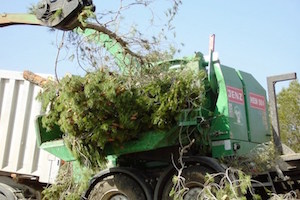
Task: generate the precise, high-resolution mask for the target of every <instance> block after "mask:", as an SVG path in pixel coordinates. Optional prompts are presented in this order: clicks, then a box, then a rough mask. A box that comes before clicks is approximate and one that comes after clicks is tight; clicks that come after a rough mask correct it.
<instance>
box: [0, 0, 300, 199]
mask: <svg viewBox="0 0 300 200" xmlns="http://www.w3.org/2000/svg"><path fill="white" fill-rule="evenodd" d="M61 2H62V1H61V0H57V1H52V2H51V1H50V2H47V1H42V4H43V6H40V7H39V9H38V10H37V16H34V15H26V17H24V16H23V17H21V18H20V17H19V16H16V15H5V16H2V19H1V18H0V22H1V21H2V23H0V24H2V26H7V25H14V24H29V25H39V26H49V27H54V28H58V29H62V30H73V29H74V28H75V29H76V31H77V33H79V34H83V35H85V36H89V35H91V34H94V33H95V31H99V30H100V29H97V26H95V25H93V24H87V25H86V27H85V28H84V30H82V29H80V28H81V27H80V25H79V22H78V21H77V16H78V13H80V12H81V11H82V9H83V8H84V7H85V6H91V5H92V2H91V1H79V0H72V1H67V2H64V3H63V4H60V3H61ZM58 5H61V6H62V7H59V6H58ZM44 8H47V9H44ZM58 9H60V11H62V13H64V16H61V17H60V18H55V19H54V20H48V19H49V18H51V17H49V16H51V14H54V13H55V12H56V11H57V10H58ZM95 43H96V44H99V45H103V44H104V45H105V47H106V48H107V50H108V51H109V52H110V53H111V54H112V56H114V58H115V59H116V63H117V64H118V65H119V67H120V69H121V70H126V66H124V63H126V62H127V61H128V60H131V59H130V58H128V56H130V55H128V52H127V53H126V52H124V51H125V50H124V49H123V48H122V46H118V41H115V40H114V39H113V38H110V37H109V35H107V34H105V33H102V34H101V35H100V37H99V38H98V40H96V41H95ZM162 63H164V64H167V65H168V66H169V69H170V70H176V68H177V67H178V66H179V67H183V68H191V69H193V70H195V71H200V70H202V71H205V72H206V74H207V76H206V78H205V80H201V81H203V82H205V87H206V93H205V96H206V97H207V99H208V102H207V103H206V104H205V105H203V106H201V107H197V108H193V109H185V110H182V112H181V114H180V119H179V122H178V124H175V125H174V127H173V128H172V129H170V130H151V131H147V132H143V133H139V137H138V138H137V139H135V140H131V141H128V142H126V143H124V144H123V146H122V148H115V147H114V145H112V144H108V145H106V146H105V149H104V150H103V151H104V152H105V153H106V155H107V157H108V158H109V160H110V161H111V163H112V164H113V167H109V168H107V169H106V170H103V171H101V172H99V174H97V175H96V176H94V177H93V178H91V181H90V185H89V188H88V189H87V191H86V192H85V193H84V194H83V195H82V199H83V200H85V199H101V200H113V199H140V200H152V199H155V200H165V199H171V197H170V196H169V193H170V191H171V189H172V185H173V183H172V177H173V176H174V175H176V172H177V169H176V168H175V167H174V162H175V164H176V161H177V160H178V158H182V159H181V161H182V162H183V163H184V164H185V168H184V169H183V172H182V176H183V177H184V178H185V187H187V188H188V191H187V192H186V193H185V195H184V199H197V196H198V194H199V192H201V190H202V188H203V183H204V178H203V177H204V175H205V174H206V173H217V172H224V171H225V170H226V166H224V165H223V164H221V163H220V162H219V160H218V159H219V158H223V159H228V160H230V159H232V158H237V157H247V155H248V154H249V152H250V151H252V150H253V149H255V148H256V147H257V146H258V145H260V144H263V143H266V142H268V141H270V140H271V135H272V134H274V133H273V130H271V125H270V120H269V111H268V102H267V94H266V91H265V89H264V88H263V87H262V86H261V85H260V84H259V83H258V82H257V80H256V79H255V77H254V76H253V75H251V74H249V73H247V72H243V71H240V70H237V69H235V68H232V67H228V66H225V65H223V64H222V63H221V62H220V60H219V57H218V54H217V53H216V52H215V51H214V36H212V37H211V45H210V50H209V53H208V55H207V56H203V54H201V53H197V54H196V55H194V56H192V57H190V58H189V59H176V60H170V61H162ZM127 64H128V63H127ZM277 78H278V77H277ZM269 80H270V81H271V85H272V86H273V87H271V88H272V89H273V88H274V85H275V83H276V82H277V81H278V79H276V78H274V77H273V78H270V79H269ZM279 80H282V79H279ZM198 81H200V80H198ZM275 99H276V98H275ZM274 105H276V103H275V104H274ZM272 116H276V112H273V111H272ZM274 118H276V117H274ZM274 118H272V119H274ZM36 123H37V127H38V129H37V141H38V142H37V143H38V145H39V147H40V148H41V149H44V150H45V151H48V152H49V153H51V154H53V155H55V156H57V157H58V158H61V159H62V160H65V161H70V162H73V161H75V160H76V159H75V157H74V156H73V155H72V153H71V151H70V150H69V149H68V148H67V146H66V145H65V143H64V140H63V139H62V135H63V133H61V132H60V130H59V127H58V129H56V130H52V131H51V133H50V134H49V132H47V130H46V129H45V128H43V127H42V125H41V120H40V118H38V120H37V121H36ZM276 123H277V124H278V122H276ZM276 123H273V124H272V125H273V127H275V128H274V129H275V134H274V139H275V144H276V147H277V148H278V149H279V151H281V152H284V151H282V149H283V148H282V145H281V143H280V137H279V136H280V134H279V132H278V130H277V132H276ZM277 127H278V126H277ZM182 130H183V132H185V133H187V134H185V135H180V132H181V131H182ZM179 135H180V137H179ZM191 141H194V142H193V144H191V145H190V147H191V150H190V151H189V152H188V153H186V154H185V155H184V156H183V157H181V155H180V153H179V151H178V149H179V148H180V146H182V145H188V146H189V142H191ZM171 155H173V156H171ZM280 160H281V161H280V162H279V163H278V165H276V167H275V168H274V169H271V170H269V171H266V172H265V173H263V174H259V175H256V177H255V178H256V179H257V180H259V181H260V182H261V184H257V185H254V189H255V192H257V193H258V194H260V195H262V197H263V198H264V199H267V198H268V194H267V193H266V192H265V190H264V188H268V189H270V191H273V192H274V193H285V192H288V191H290V190H299V189H300V157H299V154H296V153H293V152H291V153H289V155H282V156H281V157H280Z"/></svg>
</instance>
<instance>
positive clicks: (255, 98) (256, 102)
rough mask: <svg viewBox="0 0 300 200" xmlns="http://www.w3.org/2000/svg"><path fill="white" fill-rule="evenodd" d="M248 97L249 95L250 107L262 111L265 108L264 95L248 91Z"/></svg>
mask: <svg viewBox="0 0 300 200" xmlns="http://www.w3.org/2000/svg"><path fill="white" fill-rule="evenodd" d="M249 97H250V106H251V107H252V108H255V109H259V110H263V111H265V110H266V103H265V97H264V96H261V95H258V94H254V93H251V92H250V94H249Z"/></svg>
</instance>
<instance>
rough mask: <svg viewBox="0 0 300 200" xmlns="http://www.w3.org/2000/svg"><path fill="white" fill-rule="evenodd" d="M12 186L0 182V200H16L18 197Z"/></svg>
mask: <svg viewBox="0 0 300 200" xmlns="http://www.w3.org/2000/svg"><path fill="white" fill-rule="evenodd" d="M12 190H13V189H12V188H11V187H10V186H8V185H6V184H3V183H0V200H14V199H17V197H16V196H15V195H14V193H13V192H12Z"/></svg>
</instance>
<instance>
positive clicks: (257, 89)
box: [210, 64, 270, 157]
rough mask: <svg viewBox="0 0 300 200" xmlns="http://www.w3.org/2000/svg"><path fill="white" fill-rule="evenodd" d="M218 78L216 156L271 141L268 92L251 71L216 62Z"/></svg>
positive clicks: (243, 151)
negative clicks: (246, 71) (239, 69)
mask: <svg viewBox="0 0 300 200" xmlns="http://www.w3.org/2000/svg"><path fill="white" fill-rule="evenodd" d="M214 68H215V73H216V79H217V82H218V98H217V103H216V108H215V113H214V115H215V117H216V118H215V120H213V122H212V128H211V131H210V134H211V142H212V143H211V145H212V156H213V157H223V156H228V155H246V154H247V153H249V151H251V149H253V148H254V147H255V146H256V145H257V144H260V143H263V142H267V141H270V137H269V136H270V134H269V133H270V131H269V125H268V124H269V121H268V117H267V113H268V112H267V106H266V105H267V103H266V92H265V90H264V89H263V88H262V86H261V85H260V84H259V83H258V82H257V81H256V80H255V79H254V77H253V76H252V75H250V74H248V73H245V72H241V71H236V70H235V69H233V68H230V67H226V66H220V65H218V64H217V65H214Z"/></svg>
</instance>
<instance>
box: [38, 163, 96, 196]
mask: <svg viewBox="0 0 300 200" xmlns="http://www.w3.org/2000/svg"><path fill="white" fill-rule="evenodd" d="M73 169H74V168H73V163H72V162H66V163H64V164H63V165H62V166H61V167H60V168H59V172H58V175H57V177H56V180H55V184H53V185H50V186H49V187H47V188H45V189H44V190H43V192H42V195H43V198H42V199H43V200H79V199H80V197H81V195H82V193H83V192H84V191H85V190H86V189H87V188H88V184H89V180H90V178H91V176H92V175H93V174H94V173H95V172H94V171H93V170H91V169H88V168H82V169H81V174H80V181H78V180H75V176H74V170H73Z"/></svg>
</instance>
